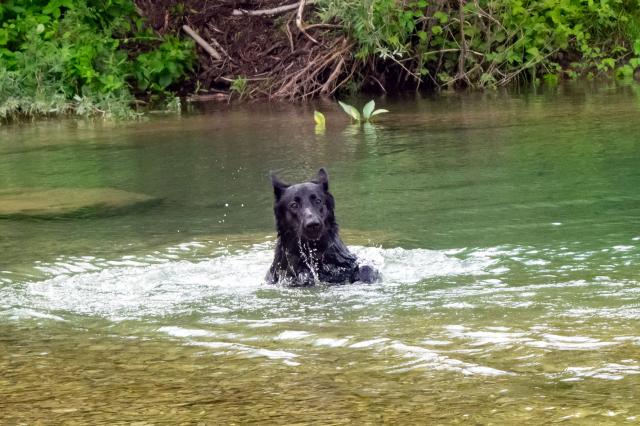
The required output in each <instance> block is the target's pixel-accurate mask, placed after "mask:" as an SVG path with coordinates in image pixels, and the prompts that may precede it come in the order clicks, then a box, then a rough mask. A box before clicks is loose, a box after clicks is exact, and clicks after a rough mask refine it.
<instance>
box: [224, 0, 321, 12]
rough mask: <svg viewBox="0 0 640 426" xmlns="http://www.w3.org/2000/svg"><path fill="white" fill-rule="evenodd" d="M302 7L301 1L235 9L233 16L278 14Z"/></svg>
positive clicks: (313, 0)
mask: <svg viewBox="0 0 640 426" xmlns="http://www.w3.org/2000/svg"><path fill="white" fill-rule="evenodd" d="M315 2H316V0H308V1H307V4H313V3H315ZM298 7H300V4H299V3H294V4H286V5H284V6H279V7H274V8H273V9H258V10H246V9H234V10H233V12H231V14H232V15H233V16H242V15H249V16H260V15H277V14H278V13H284V12H288V11H290V10H294V9H296V8H298Z"/></svg>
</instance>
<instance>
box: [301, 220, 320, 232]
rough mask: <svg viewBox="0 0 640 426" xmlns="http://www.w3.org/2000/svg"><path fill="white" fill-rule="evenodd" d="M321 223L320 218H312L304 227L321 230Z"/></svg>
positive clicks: (309, 229)
mask: <svg viewBox="0 0 640 426" xmlns="http://www.w3.org/2000/svg"><path fill="white" fill-rule="evenodd" d="M321 225H322V224H321V223H320V221H319V220H317V219H312V220H310V221H308V222H307V223H305V225H304V227H305V228H306V229H307V230H308V231H319V230H320V227H321Z"/></svg>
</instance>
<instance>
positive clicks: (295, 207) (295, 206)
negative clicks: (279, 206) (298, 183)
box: [289, 201, 298, 209]
mask: <svg viewBox="0 0 640 426" xmlns="http://www.w3.org/2000/svg"><path fill="white" fill-rule="evenodd" d="M289 207H291V208H292V209H297V208H298V203H296V202H295V201H294V202H292V203H291V204H289Z"/></svg>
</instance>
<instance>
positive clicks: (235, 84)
mask: <svg viewBox="0 0 640 426" xmlns="http://www.w3.org/2000/svg"><path fill="white" fill-rule="evenodd" d="M247 85H248V81H247V79H246V77H243V76H239V77H237V78H236V79H234V80H233V81H232V82H231V87H230V89H231V92H232V93H237V94H238V97H239V98H240V99H242V97H243V96H244V95H245V93H246V92H247Z"/></svg>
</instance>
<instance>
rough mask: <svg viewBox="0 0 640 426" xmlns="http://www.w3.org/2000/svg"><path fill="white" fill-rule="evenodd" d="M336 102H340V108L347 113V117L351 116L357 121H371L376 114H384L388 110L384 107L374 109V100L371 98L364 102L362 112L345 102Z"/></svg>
mask: <svg viewBox="0 0 640 426" xmlns="http://www.w3.org/2000/svg"><path fill="white" fill-rule="evenodd" d="M338 104H340V107H342V110H343V111H344V112H345V113H347V115H349V117H351V118H352V119H353V120H355V121H357V122H359V123H360V122H363V123H368V122H370V121H371V119H372V118H373V117H375V116H376V115H378V114H384V113H385V112H389V111H388V110H386V109H375V107H376V103H375V101H374V100H373V99H372V100H370V101H369V102H367V103H366V104H365V106H364V107H363V108H362V114H360V112H359V111H358V109H357V108H356V107H354V106H352V105H349V104H347V103H344V102H341V101H338Z"/></svg>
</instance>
